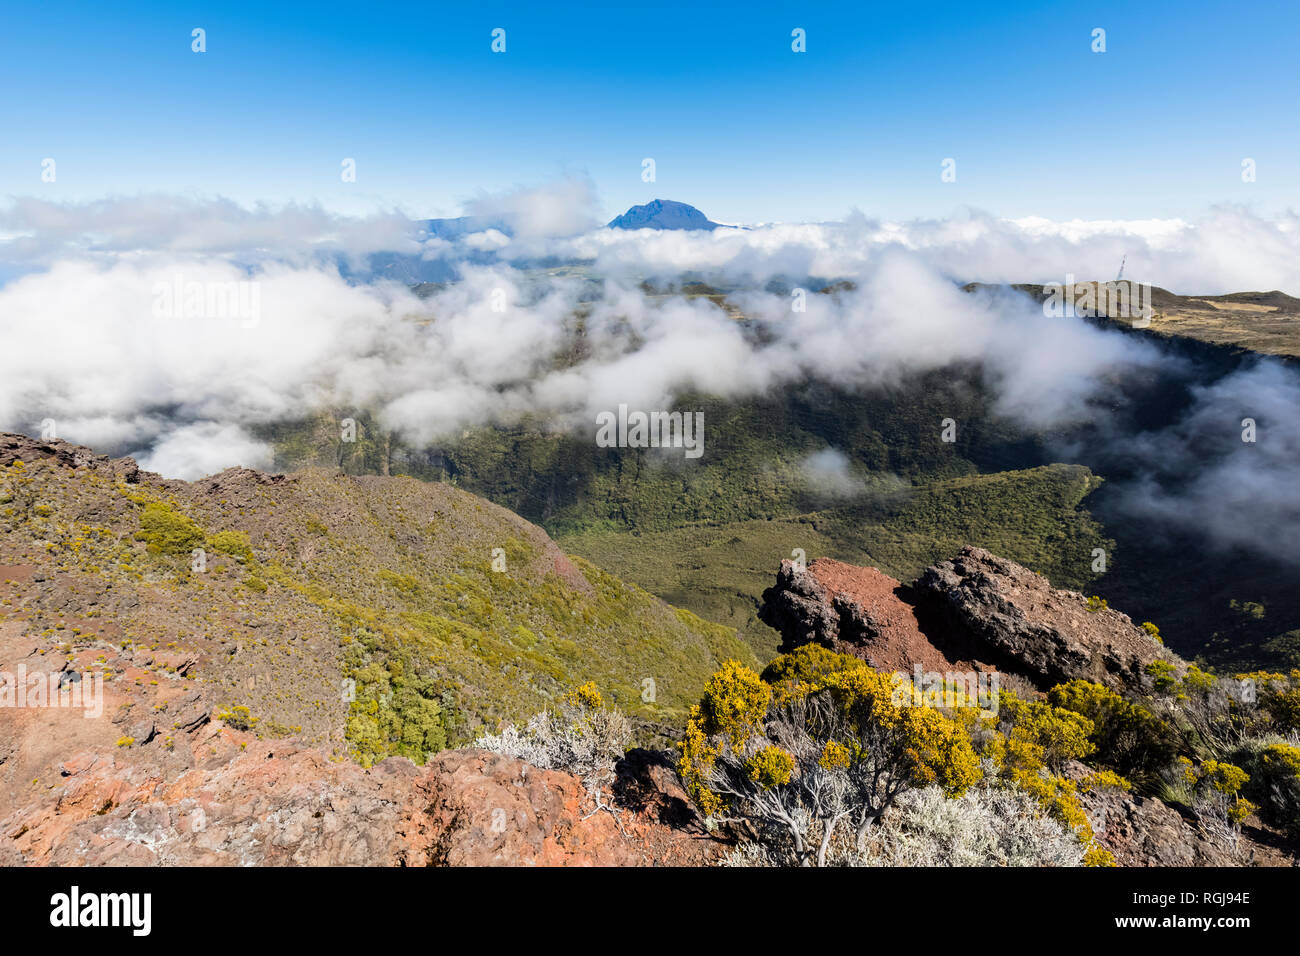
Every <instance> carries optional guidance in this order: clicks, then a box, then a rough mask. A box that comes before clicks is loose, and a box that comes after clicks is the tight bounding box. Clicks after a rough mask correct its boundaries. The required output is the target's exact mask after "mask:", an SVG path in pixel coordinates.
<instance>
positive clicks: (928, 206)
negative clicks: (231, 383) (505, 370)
mask: <svg viewBox="0 0 1300 956" xmlns="http://www.w3.org/2000/svg"><path fill="white" fill-rule="evenodd" d="M1133 6H1134V5H1132V4H1127V3H1114V4H1110V3H1096V2H1093V3H1038V4H1015V3H1004V4H976V3H964V4H946V3H935V2H928V3H916V4H913V3H906V2H895V3H890V4H882V5H873V4H816V5H809V4H793V3H787V4H764V3H752V2H751V3H743V4H739V3H737V4H729V3H722V4H707V5H706V4H701V3H672V2H662V0H655V2H651V3H643V4H620V5H617V8H613V7H602V8H597V9H584V8H583V7H581V6H577V5H567V4H558V3H547V4H537V3H530V4H500V3H498V4H492V3H481V4H475V5H473V6H472V7H471V6H470V5H466V4H454V5H452V4H438V3H429V2H425V3H419V4H411V5H409V6H408V5H403V4H372V5H366V4H358V3H329V2H319V0H318V2H313V3H309V4H296V3H280V4H275V5H273V6H272V5H269V4H268V5H263V4H229V3H227V4H219V5H218V4H210V5H208V4H185V3H156V4H155V3H126V4H122V5H120V6H119V5H113V6H112V7H109V5H101V4H73V3H57V2H56V3H43V4H24V5H17V4H11V5H10V6H9V8H8V10H7V11H6V13H5V15H4V21H5V22H4V30H3V33H0V83H2V84H3V87H4V89H5V90H6V91H8V92H7V94H6V96H5V98H4V100H3V102H0V130H3V135H2V137H0V196H16V195H38V196H43V197H45V198H50V199H91V198H97V197H102V196H108V195H131V194H136V193H141V192H156V191H163V192H176V193H183V194H187V195H200V196H211V195H224V196H229V197H232V198H234V199H236V200H239V201H240V202H243V203H253V202H257V201H269V202H272V203H280V202H285V201H289V200H298V201H309V202H310V201H317V202H320V203H322V204H324V205H325V206H327V207H330V208H335V209H339V210H341V211H346V212H363V211H366V210H369V209H374V208H376V207H378V208H393V207H396V208H400V209H401V210H403V211H405V212H407V213H409V214H411V215H416V216H426V215H454V214H457V213H458V212H459V211H460V208H461V204H462V203H463V202H464V201H465V200H467V199H471V198H473V197H474V196H475V195H476V194H477V193H479V192H480V191H484V190H486V191H498V190H502V189H507V188H509V187H512V186H515V185H523V184H535V183H538V182H540V181H543V180H546V179H550V178H554V177H556V176H558V175H563V174H577V175H587V176H589V177H590V178H591V179H592V181H593V182H594V183H595V185H596V188H597V191H598V194H599V196H600V199H601V201H602V204H603V207H604V208H603V213H604V214H605V215H608V216H612V215H614V214H616V213H618V212H622V211H623V210H624V209H626V207H627V206H629V205H631V204H633V203H637V202H644V201H647V200H649V199H652V198H655V197H656V196H659V197H664V198H672V199H679V200H683V201H686V202H690V203H693V204H695V205H697V206H699V207H700V208H701V209H703V210H704V211H705V212H706V213H707V214H709V215H710V216H711V217H713V218H715V219H720V220H723V221H743V222H756V221H766V220H818V219H830V218H840V217H842V216H843V215H844V214H846V213H847V212H848V211H849V210H850V209H853V208H857V209H860V210H861V211H863V212H864V213H866V214H867V215H869V216H879V217H886V218H913V217H943V216H948V215H951V214H952V213H953V212H954V211H955V210H960V209H961V208H962V207H974V208H977V209H981V210H985V211H988V212H992V213H994V214H997V215H1004V216H1013V217H1015V216H1027V215H1041V216H1047V217H1051V218H1058V219H1061V218H1075V217H1078V218H1087V219H1100V218H1125V219H1136V218H1147V217H1171V216H1182V217H1191V216H1194V215H1196V214H1198V213H1200V212H1202V211H1204V210H1205V209H1206V208H1207V207H1208V206H1209V205H1211V204H1214V203H1221V202H1231V203H1245V204H1248V205H1249V206H1250V207H1251V208H1252V209H1254V210H1256V211H1258V212H1261V213H1265V214H1269V213H1272V212H1276V211H1281V210H1285V209H1288V208H1296V207H1300V133H1298V132H1297V113H1298V111H1297V103H1298V102H1300V97H1298V96H1297V93H1298V92H1300V89H1298V87H1300V80H1297V71H1296V68H1295V55H1294V50H1295V47H1296V41H1297V38H1298V36H1300V29H1298V28H1300V7H1297V6H1290V8H1289V9H1288V6H1287V5H1284V4H1273V3H1267V4H1266V3H1259V4H1255V3H1249V2H1237V3H1231V4H1228V3H1219V4H1210V3H1198V2H1179V3H1147V4H1141V5H1140V9H1133ZM194 27H203V28H204V29H205V30H206V31H207V52H206V53H203V54H196V53H193V52H191V50H190V42H191V40H190V31H191V29H192V28H194ZM494 27H502V28H504V29H505V30H506V31H507V33H506V37H507V51H506V53H504V54H493V53H492V52H491V50H490V43H491V36H490V33H491V30H492V29H493V28H494ZM795 27H801V28H803V29H804V30H806V31H807V38H808V39H807V45H808V50H807V52H806V53H803V54H796V53H793V52H792V51H791V49H790V42H791V41H790V31H791V30H792V29H793V28H795ZM1095 27H1102V28H1104V29H1105V30H1106V31H1107V37H1106V40H1107V52H1106V53H1104V54H1097V53H1093V52H1092V51H1091V49H1090V44H1091V31H1092V30H1093V28H1095ZM45 157H53V158H54V159H55V160H56V162H57V164H58V166H57V169H58V178H57V181H56V182H55V183H42V182H41V181H40V170H41V167H40V164H41V160H42V159H43V158H45ZM345 157H353V158H355V159H356V161H357V170H358V177H357V182H356V183H342V182H340V177H339V168H340V167H339V164H340V162H341V160H342V159H343V158H345ZM644 157H653V158H654V159H655V161H656V164H657V182H655V183H651V184H647V183H644V182H642V181H641V161H642V159H643V158H644ZM946 157H952V158H954V159H955V160H956V161H957V181H956V182H955V183H943V182H941V180H940V164H941V161H942V160H943V159H944V158H946ZM1246 157H1250V158H1252V159H1254V160H1255V161H1256V163H1257V170H1258V173H1257V181H1256V182H1254V183H1249V184H1246V183H1243V182H1242V181H1241V162H1242V159H1243V158H1246Z"/></svg>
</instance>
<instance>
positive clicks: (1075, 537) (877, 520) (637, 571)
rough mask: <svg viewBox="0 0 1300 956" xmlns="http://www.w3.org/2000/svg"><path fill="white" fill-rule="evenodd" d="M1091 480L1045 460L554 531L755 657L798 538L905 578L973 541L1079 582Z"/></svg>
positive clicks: (1089, 532)
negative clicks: (868, 489)
mask: <svg viewBox="0 0 1300 956" xmlns="http://www.w3.org/2000/svg"><path fill="white" fill-rule="evenodd" d="M1098 481H1099V479H1097V478H1096V477H1095V476H1093V475H1092V474H1091V473H1090V472H1089V471H1088V470H1087V469H1086V468H1082V467H1079V466H1074V465H1049V466H1045V467H1042V468H1035V469H1029V470H1025V471H1015V472H1001V473H998V474H994V475H970V476H964V477H961V478H953V479H946V480H942V481H937V482H933V483H930V484H927V485H925V486H922V487H920V488H918V489H916V490H914V491H911V492H909V493H907V494H906V495H903V496H895V501H896V504H895V507H894V508H893V509H892V510H885V509H883V508H881V507H880V506H879V505H877V506H875V507H862V508H852V507H842V508H830V509H826V510H822V511H815V512H808V513H804V514H799V515H795V516H792V517H788V518H779V519H774V520H750V521H739V522H726V523H721V524H716V525H708V524H698V525H688V526H685V527H682V528H678V529H676V530H673V531H664V532H635V531H592V532H587V533H583V534H577V535H572V536H569V537H565V538H563V539H562V540H563V543H564V546H565V547H566V548H568V549H570V550H572V551H575V552H577V553H579V554H583V555H585V556H587V557H590V558H591V560H593V561H595V562H596V563H597V564H600V565H601V566H602V567H607V568H610V569H611V570H614V571H615V573H617V574H619V575H621V576H623V577H626V578H628V579H630V580H634V581H638V582H640V583H642V584H644V585H645V586H646V587H648V588H649V589H650V590H652V591H654V592H655V593H656V594H659V595H661V596H663V597H664V598H665V599H666V600H670V601H673V602H674V603H678V604H681V605H684V606H686V607H690V608H691V609H692V610H694V611H696V612H698V613H699V614H701V615H703V616H704V617H707V618H709V619H710V620H716V621H720V622H724V623H726V624H730V625H732V626H734V627H737V628H739V629H741V632H742V633H743V634H744V635H745V636H746V638H747V639H748V640H749V641H750V643H751V644H753V645H754V647H755V649H756V651H757V652H758V653H759V656H760V657H762V656H763V653H765V652H769V651H772V650H774V649H775V647H776V644H777V635H776V634H775V632H773V631H771V630H770V629H769V628H767V627H765V626H764V625H763V624H761V623H760V622H758V621H757V619H756V616H755V611H756V606H757V600H756V599H757V596H758V595H760V594H761V593H762V591H763V589H764V588H767V587H768V586H770V585H771V583H772V579H773V573H774V570H775V568H776V566H777V565H778V564H779V563H780V561H781V560H782V559H783V558H789V557H791V556H792V553H793V552H794V549H796V548H798V549H802V551H803V552H804V554H805V555H806V556H807V557H808V558H809V559H811V558H813V557H817V556H822V555H825V556H828V557H834V558H837V559H839V560H841V561H848V562H851V563H853V564H863V565H870V566H874V567H878V568H880V569H881V570H883V571H885V572H886V573H887V574H890V575H893V576H894V577H896V578H898V579H899V580H901V581H910V580H912V579H914V578H915V577H916V576H917V575H918V574H919V573H920V571H921V570H922V569H924V568H925V567H927V566H928V565H930V564H932V563H934V562H935V561H938V560H940V559H943V558H947V557H951V556H952V555H953V554H955V553H956V552H957V551H958V550H959V549H960V548H961V547H962V546H963V545H964V544H974V545H977V546H980V547H985V548H988V549H989V550H990V551H993V552H995V553H997V554H1001V555H1006V556H1008V557H1010V558H1012V559H1013V560H1016V561H1018V562H1019V563H1021V564H1024V565H1025V566H1026V567H1029V568H1031V569H1033V570H1036V571H1038V572H1040V573H1042V574H1045V575H1047V576H1048V577H1049V578H1050V579H1051V580H1052V581H1053V582H1055V583H1057V584H1058V586H1062V587H1075V588H1083V587H1086V586H1087V583H1088V582H1089V580H1090V579H1091V577H1092V576H1093V573H1092V570H1091V568H1092V560H1093V557H1092V555H1093V549H1094V548H1099V547H1100V548H1105V549H1109V548H1110V546H1111V542H1110V541H1109V540H1107V539H1106V538H1105V537H1104V535H1103V531H1102V528H1101V526H1100V525H1099V524H1098V523H1097V522H1096V521H1093V520H1092V519H1091V518H1090V517H1089V516H1088V514H1087V512H1086V511H1084V510H1082V509H1081V504H1082V502H1083V499H1084V497H1085V496H1086V495H1087V494H1088V492H1089V491H1091V490H1092V489H1093V488H1094V487H1095V486H1096V484H1097V483H1098Z"/></svg>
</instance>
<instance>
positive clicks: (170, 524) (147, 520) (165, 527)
mask: <svg viewBox="0 0 1300 956" xmlns="http://www.w3.org/2000/svg"><path fill="white" fill-rule="evenodd" d="M136 538H137V539H138V540H140V541H144V542H145V543H146V544H147V545H148V546H149V551H150V552H152V553H154V554H174V555H179V554H189V553H190V552H191V551H193V550H194V549H195V548H198V547H201V546H202V545H203V529H202V528H200V527H199V526H198V525H197V524H196V523H195V522H194V521H193V519H191V518H190V517H189V516H188V515H185V514H182V513H181V512H179V511H177V510H175V509H174V508H172V507H171V506H170V505H166V504H163V503H162V502H159V501H152V502H150V503H149V504H147V505H145V506H144V511H143V512H141V514H140V530H139V531H138V532H136Z"/></svg>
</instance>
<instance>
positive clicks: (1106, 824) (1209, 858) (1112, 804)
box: [1065, 761, 1292, 866]
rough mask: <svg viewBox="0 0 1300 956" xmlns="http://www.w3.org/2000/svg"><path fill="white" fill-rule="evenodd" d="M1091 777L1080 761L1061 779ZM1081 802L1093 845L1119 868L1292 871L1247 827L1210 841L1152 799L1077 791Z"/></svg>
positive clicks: (1188, 819) (1110, 790)
mask: <svg viewBox="0 0 1300 956" xmlns="http://www.w3.org/2000/svg"><path fill="white" fill-rule="evenodd" d="M1091 773H1092V769H1091V768H1090V767H1087V766H1086V765H1084V764H1082V763H1079V762H1078V761H1071V762H1070V763H1069V764H1067V765H1066V768H1065V776H1066V777H1068V778H1070V779H1072V780H1076V781H1081V780H1083V779H1084V778H1085V777H1087V776H1089V775H1090V774H1091ZM1079 802H1080V805H1081V806H1082V807H1083V811H1084V813H1085V814H1086V815H1087V817H1088V823H1089V825H1090V826H1091V827H1092V830H1093V833H1094V834H1095V836H1096V839H1097V842H1098V843H1099V844H1101V846H1103V847H1105V848H1106V849H1107V850H1109V851H1110V852H1111V854H1112V855H1113V856H1114V857H1115V862H1116V863H1117V864H1119V865H1120V866H1291V865H1292V860H1291V858H1290V856H1288V855H1287V853H1285V852H1283V851H1282V850H1280V849H1279V848H1277V847H1276V846H1273V845H1271V844H1270V843H1269V842H1265V839H1267V838H1269V837H1270V835H1269V834H1265V833H1263V832H1261V831H1258V830H1257V829H1256V828H1255V827H1252V826H1250V825H1246V826H1244V827H1243V828H1242V830H1241V832H1240V833H1237V834H1231V833H1229V832H1227V831H1226V830H1225V831H1224V832H1222V833H1219V834H1217V835H1214V834H1212V833H1210V832H1208V831H1207V830H1206V829H1205V828H1203V827H1202V826H1201V825H1199V823H1198V822H1197V821H1196V819H1195V817H1194V816H1193V815H1192V814H1190V813H1188V815H1187V816H1184V815H1183V814H1182V813H1180V812H1179V811H1178V810H1176V809H1175V808H1174V807H1172V806H1170V805H1169V804H1166V803H1164V802H1162V801H1160V800H1157V799H1156V798H1154V797H1144V796H1139V795H1137V794H1133V793H1128V792H1125V791H1123V790H1120V789H1117V788H1115V787H1102V788H1097V789H1089V788H1087V787H1085V788H1083V789H1081V790H1080V791H1079ZM1261 838H1265V839H1261ZM1274 842H1275V841H1274Z"/></svg>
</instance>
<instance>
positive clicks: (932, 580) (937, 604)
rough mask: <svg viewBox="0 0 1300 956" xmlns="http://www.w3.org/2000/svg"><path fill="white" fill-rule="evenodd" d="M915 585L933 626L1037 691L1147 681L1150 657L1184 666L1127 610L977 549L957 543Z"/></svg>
mask: <svg viewBox="0 0 1300 956" xmlns="http://www.w3.org/2000/svg"><path fill="white" fill-rule="evenodd" d="M915 587H916V600H917V604H918V608H919V611H920V613H921V615H922V617H923V618H928V619H929V620H931V621H932V623H931V625H930V626H931V627H932V628H935V629H940V630H943V631H946V632H947V636H948V637H949V638H950V639H953V640H958V641H962V642H966V643H969V644H970V645H971V646H973V647H975V648H977V649H978V650H977V653H978V654H979V655H980V657H981V658H984V659H987V660H989V661H990V662H992V663H994V664H997V665H998V666H1000V667H1003V668H1005V669H1007V670H1010V671H1013V672H1018V673H1021V674H1023V675H1024V676H1026V677H1028V678H1029V679H1030V680H1031V681H1033V682H1034V683H1035V684H1036V685H1037V686H1038V687H1039V688H1040V689H1047V688H1048V687H1051V686H1052V685H1054V684H1058V683H1060V682H1062V681H1068V680H1074V679H1082V680H1089V681H1095V682H1097V683H1100V684H1105V685H1106V686H1108V687H1110V688H1112V689H1113V690H1125V689H1129V690H1134V689H1139V688H1142V687H1143V686H1145V685H1146V683H1147V682H1148V680H1149V678H1148V677H1147V674H1146V668H1147V666H1148V665H1149V664H1150V663H1151V662H1153V661H1156V660H1164V661H1169V662H1170V663H1172V664H1174V665H1175V666H1181V664H1182V662H1181V661H1180V660H1179V658H1177V657H1176V656H1175V655H1173V654H1172V653H1170V652H1169V651H1167V650H1165V649H1164V647H1162V646H1161V645H1160V644H1159V643H1158V642H1157V641H1155V640H1154V639H1153V638H1152V637H1151V636H1150V635H1149V634H1147V633H1146V631H1144V630H1142V628H1140V627H1137V626H1136V625H1135V624H1134V623H1133V622H1132V621H1131V620H1130V619H1129V617H1128V615H1127V614H1121V613H1120V612H1118V611H1114V610H1111V609H1110V608H1106V607H1092V606H1090V605H1089V602H1088V600H1087V599H1086V598H1085V597H1084V596H1083V595H1082V594H1080V593H1079V592H1077V591H1064V590H1058V589H1056V588H1053V587H1052V585H1051V584H1050V583H1049V582H1048V580H1047V579H1046V578H1044V577H1042V576H1041V575H1038V574H1035V573H1034V572H1032V571H1030V570H1028V569H1026V568H1023V567H1021V566H1020V565H1018V564H1016V563H1014V562H1012V561H1007V560H1005V559H1003V558H999V557H997V556H996V555H994V554H991V553H990V552H988V551H985V550H984V549H982V548H971V547H966V548H962V550H961V552H960V553H959V554H958V555H957V557H955V558H953V559H952V560H951V561H940V562H939V563H938V564H936V565H934V566H932V567H930V568H927V569H926V570H925V571H924V572H923V573H922V574H921V577H920V578H919V579H918V580H917V582H916V586H915Z"/></svg>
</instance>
